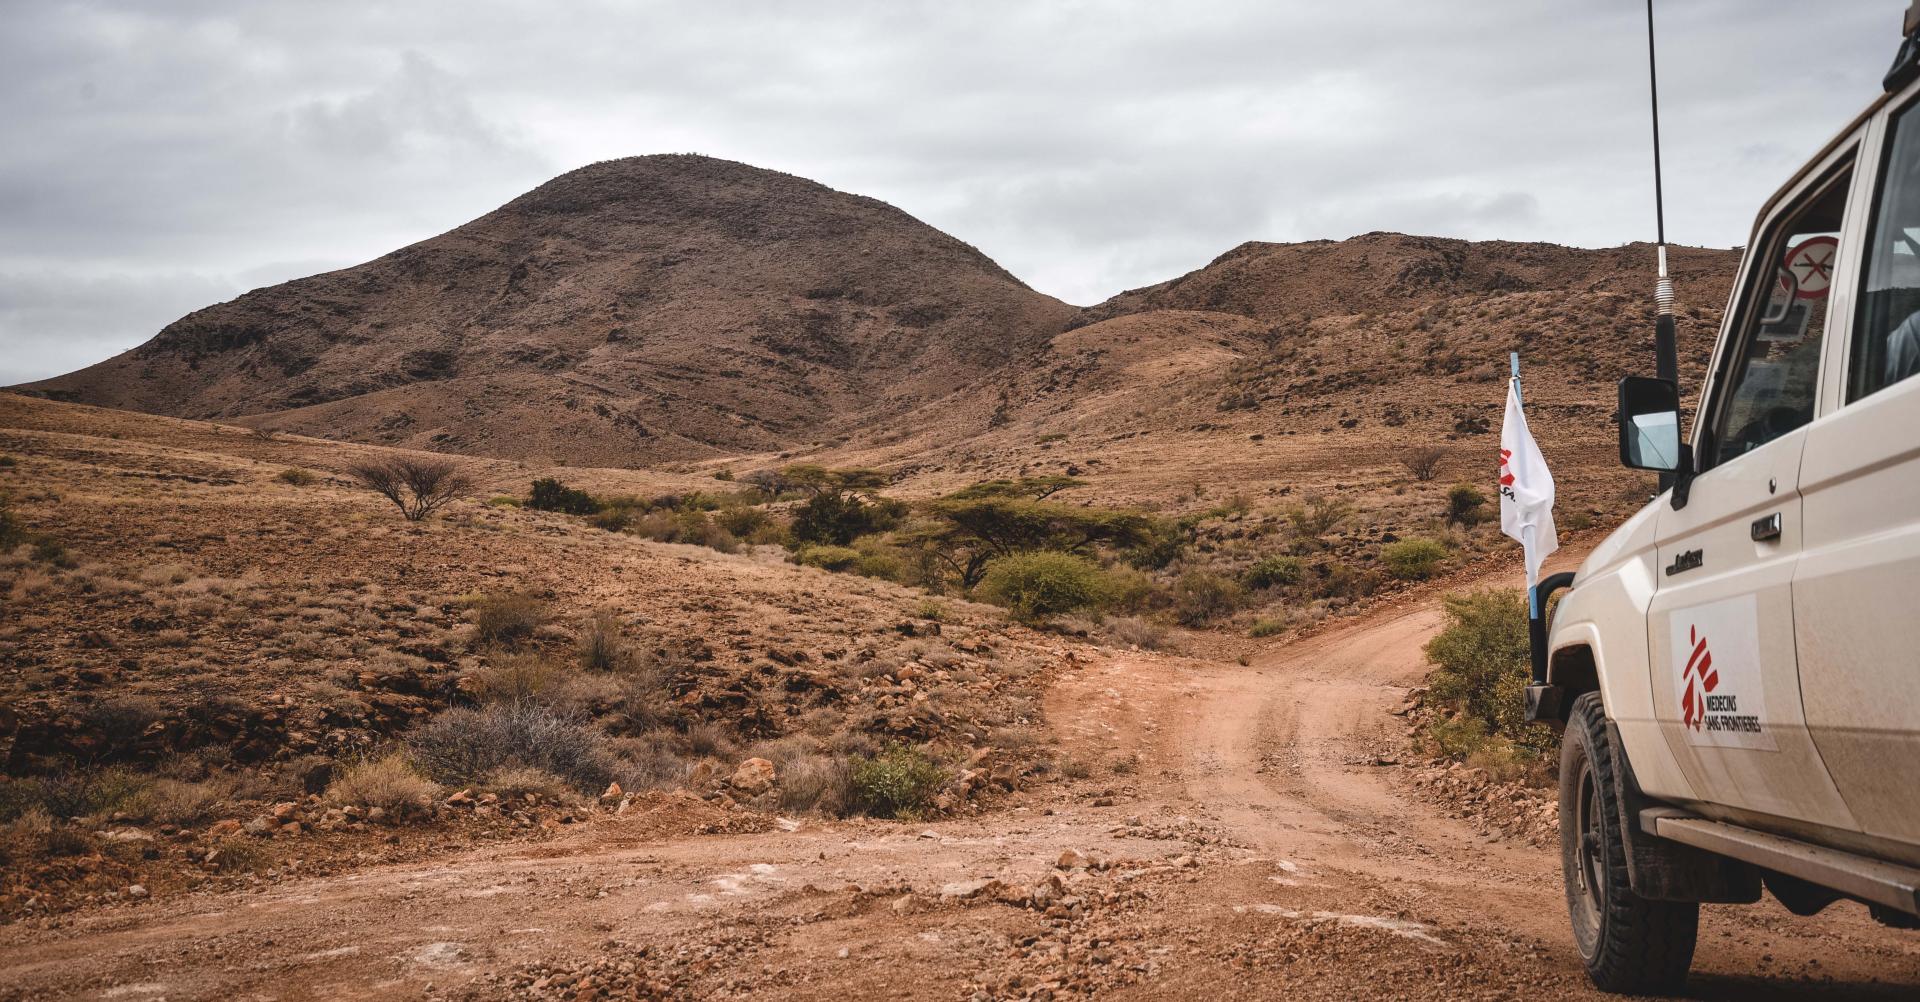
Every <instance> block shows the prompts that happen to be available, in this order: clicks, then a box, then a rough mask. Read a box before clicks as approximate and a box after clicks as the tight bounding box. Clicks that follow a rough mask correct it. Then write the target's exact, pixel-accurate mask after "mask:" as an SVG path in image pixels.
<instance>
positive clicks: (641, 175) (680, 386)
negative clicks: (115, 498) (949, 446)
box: [27, 156, 1073, 465]
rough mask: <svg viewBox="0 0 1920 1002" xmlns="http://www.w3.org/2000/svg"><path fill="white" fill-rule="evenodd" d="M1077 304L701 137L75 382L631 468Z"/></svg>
mask: <svg viewBox="0 0 1920 1002" xmlns="http://www.w3.org/2000/svg"><path fill="white" fill-rule="evenodd" d="M1072 314H1073V309H1072V307H1069V306H1067V305H1066V304H1064V303H1061V302H1059V301H1057V300H1054V299H1052V298H1050V297H1047V296H1044V295H1041V294H1039V293H1037V292H1034V291H1033V290H1031V289H1029V288H1027V287H1026V286H1025V285H1023V284H1022V283H1021V282H1020V281H1019V280H1018V279H1016V278H1014V277H1013V276H1012V275H1010V274H1008V273H1007V272H1006V271H1005V270H1003V269H1001V268H1000V267H999V266H998V265H996V264H994V263H993V262H992V261H991V260H989V259H988V258H987V257H986V256H985V255H983V254H981V253H980V252H979V251H977V250H975V249H974V248H973V247H970V246H968V245H967V244H964V243H962V242H960V241H958V240H956V239H954V238H952V237H949V236H947V235H946V234H944V233H941V232H939V231H937V230H935V229H933V228H931V227H929V226H927V225H925V224H923V223H921V222H919V221H918V220H915V219H913V218H912V217H911V216H908V215H907V214H906V213H904V212H901V211H900V210H898V209H896V208H894V207H892V206H890V205H887V204H885V203H883V202H879V201H876V200H874V199H871V198H864V197H861V196H857V195H849V194H845V193H842V192H837V191H834V190H832V189H829V188H827V187H825V186H822V185H819V184H816V183H814V182H811V181H807V180H804V179H801V178H797V177H792V176H789V175H786V174H780V173H776V172H773V171H767V170H760V169H757V168H753V167H749V166H746V165H744V164H738V163H732V162H728V161H722V160H714V159H710V158H706V157H698V156H651V157H636V158H630V159H625V160H616V161H609V162H605V163H599V164H595V165H593V166H590V167H585V168H582V169H580V170H576V171H573V172H571V173H568V174H565V175H563V176H561V177H559V178H556V179H554V180H553V181H551V182H548V183H547V184H544V185H542V186H540V187H539V188H537V189H535V190H533V191H532V192H529V193H528V194H526V195H524V196H521V197H520V198H517V199H515V200H513V201H512V202H510V203H508V204H507V205H505V206H502V207H501V208H499V209H497V210H495V211H493V212H491V213H488V214H487V215H485V216H482V217H481V218H479V219H476V220H474V221H473V222H471V223H468V224H466V225H464V226H461V227H459V228H458V229H455V230H453V231H451V232H449V233H446V234H443V235H441V236H438V237H434V238H433V239H430V240H426V241H422V242H421V243H418V244H414V245H413V246H410V247H406V248H402V249H401V250H398V251H395V252H393V253H391V254H388V255H386V256H384V257H381V258H379V259H377V260H374V261H370V262H368V263H366V264H363V265H360V266H358V267H354V268H348V269H345V270H343V271H337V272H332V273H329V274H324V275H316V276H313V277H311V278H305V279H300V280H298V281H293V282H288V283H285V284H283V285H278V286H274V287H272V288H267V289H260V290H257V291H254V292H251V293H248V294H246V295H244V296H241V297H240V298H238V299H236V300H234V301H232V302H228V303H222V304H219V305H216V306H211V307H208V308H206V309H203V310H199V311H197V312H195V313H192V314H189V315H188V316H186V317H184V318H182V319H180V320H179V321H177V322H175V323H173V324H172V325H170V326H168V327H167V328H166V329H165V330H163V331H161V332H160V334H159V335H158V336H157V337H155V338H154V339H153V340H151V341H149V342H147V343H146V344H144V345H141V346H140V347H138V348H135V349H133V350H131V351H129V352H126V353H125V354H122V355H120V356H118V357H116V358H113V359H110V360H108V361H106V362H102V363H100V364H98V365H95V366H92V367H89V368H87V369H83V370H81V371H79V372H75V373H71V374H69V375H66V376H61V377H58V378H55V379H51V380H47V381H44V382H41V383H37V384H33V385H31V386H29V387H27V389H29V390H38V391H42V392H44V393H45V394H46V395H48V396H51V397H54V398H55V399H61V400H70V401H78V402H84V403H91V404H99V405H104V406H111V407H121V408H130V409H135V410H143V411H149V412H154V413H161V414H168V415H174V416H183V417H201V418H215V417H218V418H228V419H231V418H236V417H244V416H249V415H253V416H257V417H256V418H255V419H253V420H252V422H251V423H255V424H267V425H270V426H273V427H276V428H281V429H285V430H291V431H295V432H300V433H306V434H312V435H320V436H326V437H335V438H344V439H350V440H355V441H363V442H373V443H379V444H386V445H403V446H410V447H416V448H427V449H433V450H436V451H443V452H466V453H474V454H485V455H495V456H504V457H511V458H518V459H529V460H542V459H552V460H556V461H562V462H568V463H572V464H590V465H627V464H640V463H648V462H656V461H661V460H670V459H684V458H694V457H700V456H709V455H715V454H720V453H729V452H740V451H767V450H782V449H787V448H792V447H794V446H804V445H806V444H807V443H809V442H813V441H818V440H820V439H822V438H824V437H827V436H829V435H830V434H831V433H832V429H833V428H835V427H837V426H846V425H857V424H861V423H872V422H875V421H880V420H883V419H884V418H885V417H886V416H887V415H889V414H897V413H899V412H901V411H902V410H904V409H907V408H910V407H912V406H914V405H916V404H919V403H923V402H925V401H927V400H929V399H933V398H936V397H938V396H940V395H942V394H945V393H947V392H950V391H952V390H954V389H956V388H958V387H960V386H963V385H966V384H968V383H969V382H971V381H974V380H977V379H979V378H980V377H981V376H983V375H984V374H986V373H988V372H991V371H993V370H994V369H995V368H997V367H999V366H1001V365H1003V364H1005V363H1006V362H1007V361H1009V360H1010V359H1013V358H1015V357H1018V356H1019V355H1020V354H1022V353H1023V352H1025V351H1029V350H1032V349H1033V348H1035V347H1037V346H1039V345H1041V344H1044V343H1045V341H1046V339H1047V338H1048V337H1049V336H1050V335H1052V334H1054V333H1055V332H1057V331H1059V330H1060V329H1061V328H1062V326H1064V324H1065V323H1066V322H1067V320H1068V319H1070V317H1071V316H1072Z"/></svg>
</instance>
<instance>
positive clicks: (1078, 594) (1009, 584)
mask: <svg viewBox="0 0 1920 1002" xmlns="http://www.w3.org/2000/svg"><path fill="white" fill-rule="evenodd" d="M979 591H980V594H981V596H982V597H984V598H985V599H986V600H987V601H989V602H992V603H994V604H995V605H1001V606H1005V607H1006V608H1007V609H1009V610H1011V611H1012V612H1013V614H1014V615H1015V616H1016V617H1018V618H1020V619H1022V620H1026V621H1029V622H1033V621H1037V620H1042V619H1045V618H1047V617H1048V616H1055V615H1059V614H1061V613H1067V612H1075V611H1078V610H1080V609H1088V608H1092V607H1094V606H1098V605H1100V604H1101V603H1103V602H1105V601H1106V600H1107V598H1108V596H1109V594H1110V590H1109V588H1108V585H1107V580H1106V575H1105V573H1103V572H1102V571H1101V570H1100V567H1099V565H1098V564H1095V563H1094V562H1093V561H1091V560H1088V559H1087V558H1085V557H1077V556H1074V555H1073V554H1071V553H1060V552H1058V551H1051V550H1043V551H1040V552H1038V553H1016V554H1014V555H1012V556H1008V557H1001V558H1000V559H998V560H995V561H994V562H993V563H991V564H989V565H987V573H986V576H985V577H984V578H982V579H981V581H980V588H979Z"/></svg>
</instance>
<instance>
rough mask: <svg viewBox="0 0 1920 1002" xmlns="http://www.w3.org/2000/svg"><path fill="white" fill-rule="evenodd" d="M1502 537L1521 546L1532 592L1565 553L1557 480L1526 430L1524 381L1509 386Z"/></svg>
mask: <svg viewBox="0 0 1920 1002" xmlns="http://www.w3.org/2000/svg"><path fill="white" fill-rule="evenodd" d="M1500 531H1501V532H1504V533H1506V534H1507V535H1509V536H1512V537H1513V538H1515V539H1517V540H1519V541H1520V548H1521V549H1522V550H1523V551H1524V552H1525V553H1526V558H1527V587H1528V588H1532V587H1533V586H1534V585H1536V584H1538V583H1539V581H1540V565H1541V563H1543V562H1545V560H1546V559H1547V555H1548V554H1550V553H1552V552H1553V551H1555V550H1557V549H1559V548H1560V537H1559V536H1558V535H1556V534H1555V533H1554V531H1553V474H1551V473H1549V472H1547V460H1546V457H1545V456H1542V455H1540V447H1539V446H1538V445H1535V444H1534V441H1533V433H1532V432H1530V431H1528V430H1527V414H1526V412H1525V411H1523V410H1521V409H1520V382H1519V380H1508V381H1507V420H1506V423H1505V424H1503V425H1502V426H1501V428H1500Z"/></svg>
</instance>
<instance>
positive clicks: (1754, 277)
mask: <svg viewBox="0 0 1920 1002" xmlns="http://www.w3.org/2000/svg"><path fill="white" fill-rule="evenodd" d="M1856 139H1857V137H1856ZM1856 146H1857V142H1856V143H1855V144H1849V145H1846V146H1845V147H1843V148H1842V149H1841V150H1840V151H1839V152H1837V153H1836V154H1834V155H1833V156H1832V157H1830V158H1829V159H1828V160H1827V161H1826V162H1825V163H1824V164H1822V165H1821V167H1820V169H1819V170H1817V171H1814V172H1812V173H1810V174H1809V175H1808V176H1807V179H1806V180H1805V181H1804V182H1803V183H1802V184H1801V186H1800V187H1799V188H1798V189H1796V190H1795V191H1794V192H1793V193H1791V194H1790V195H1789V196H1788V197H1786V198H1783V199H1781V200H1779V202H1778V203H1776V204H1777V206H1778V208H1777V209H1776V210H1775V211H1774V212H1773V213H1772V214H1771V215H1770V217H1769V218H1768V219H1767V220H1766V221H1765V222H1764V223H1763V225H1762V226H1761V227H1760V228H1759V229H1758V230H1757V231H1756V233H1757V239H1756V241H1755V244H1754V247H1755V253H1752V254H1750V255H1749V256H1748V258H1747V263H1746V270H1745V273H1744V274H1743V275H1742V276H1741V280H1740V285H1739V287H1738V288H1737V290H1736V293H1735V297H1734V299H1733V300H1732V302H1731V303H1730V304H1729V305H1730V314H1729V316H1730V319H1729V321H1728V324H1727V327H1726V335H1725V336H1724V337H1723V338H1722V342H1721V344H1720V346H1719V350H1718V352H1717V354H1716V358H1715V361H1714V363H1713V366H1712V369H1711V376H1710V379H1709V382H1708V385H1707V389H1706V392H1705V394H1704V396H1703V400H1702V405H1701V410H1700V414H1699V417H1698V418H1697V419H1696V421H1695V425H1694V438H1693V446H1694V454H1695V462H1696V469H1697V470H1698V473H1697V475H1696V476H1694V477H1693V478H1692V480H1691V482H1690V485H1689V490H1688V497H1687V499H1686V502H1685V504H1684V506H1683V507H1678V508H1676V507H1673V506H1671V505H1669V506H1668V507H1666V508H1664V509H1663V510H1662V511H1661V512H1660V515H1659V522H1658V526H1657V529H1656V533H1655V538H1656V543H1657V546H1658V548H1659V557H1658V559H1659V565H1658V566H1659V567H1660V573H1659V580H1658V581H1657V582H1656V586H1655V588H1656V590H1655V592H1654V597H1653V601H1652V604H1651V606H1650V610H1649V617H1650V620H1649V623H1648V627H1649V628H1648V645H1649V650H1648V656H1649V662H1650V664H1651V665H1652V666H1653V670H1652V673H1651V682H1652V685H1653V692H1652V697H1653V707H1654V715H1655V717H1656V719H1658V721H1659V724H1660V730H1661V733H1662V735H1663V736H1664V737H1665V738H1666V741H1667V744H1668V747H1669V748H1670V749H1671V750H1672V752H1673V754H1674V756H1675V758H1676V759H1677V761H1678V763H1679V766H1680V768H1681V771H1682V772H1683V773H1684V774H1685V775H1686V777H1687V779H1688V781H1689V783H1690V784H1691V785H1692V787H1693V789H1694V791H1695V793H1696V795H1697V796H1698V797H1700V798H1701V800H1703V801H1705V802H1707V803H1709V804H1712V805H1718V806H1721V807H1727V808H1735V809H1737V810H1738V811H1743V812H1749V813H1752V814H1759V815H1768V816H1772V817H1777V818H1791V819H1796V820H1800V821H1810V822H1816V823H1824V824H1836V823H1840V822H1839V821H1836V819H1840V820H1846V819H1849V818H1850V815H1848V814H1847V808H1846V805H1845V803H1844V802H1843V801H1842V800H1841V798H1840V795H1839V793H1838V791H1836V790H1835V789H1834V786H1833V783H1832V781H1831V780H1830V779H1829V777H1828V775H1827V771H1826V767H1825V765H1824V763H1823V762H1822V761H1821V759H1820V756H1819V753H1818V751H1817V750H1816V749H1815V747H1814V745H1813V741H1812V739H1811V738H1810V737H1809V735H1808V733H1807V727H1806V720H1805V717H1804V714H1803V712H1802V708H1801V704H1800V686H1799V675H1798V665H1797V659H1796V657H1795V653H1794V629H1793V592H1792V585H1793V572H1794V565H1795V563H1796V561H1797V558H1798V557H1799V554H1800V548H1801V540H1802V532H1803V530H1802V525H1801V503H1800V494H1799V473H1800V463H1801V456H1802V454H1803V452H1804V450H1805V447H1806V442H1807V434H1808V430H1807V426H1808V424H1809V423H1810V422H1812V421H1813V419H1814V417H1815V416H1816V413H1817V407H1818V393H1819V388H1820V381H1819V380H1820V372H1821V352H1822V349H1823V347H1824V345H1825V335H1826V332H1827V329H1828V324H1829V322H1830V319H1831V314H1830V310H1829V306H1830V304H1831V300H1832V298H1833V297H1832V293H1833V289H1834V284H1833V283H1834V279H1835V276H1836V269H1837V268H1840V267H1844V266H1845V264H1846V249H1847V245H1846V243H1845V242H1844V241H1843V240H1841V239H1840V238H1841V236H1842V222H1843V219H1844V216H1845V214H1846V207H1847V205H1848V203H1849V196H1850V187H1851V185H1852V183H1853V180H1854V176H1853V157H1854V151H1855V149H1856ZM1710 813H1711V811H1710Z"/></svg>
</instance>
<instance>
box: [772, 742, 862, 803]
mask: <svg viewBox="0 0 1920 1002" xmlns="http://www.w3.org/2000/svg"><path fill="white" fill-rule="evenodd" d="M778 799H779V804H780V808H781V809H782V810H787V811H814V812H817V813H820V814H825V815H828V816H830V817H845V816H846V815H847V814H849V813H851V812H852V810H853V764H852V763H850V762H848V761H847V760H846V759H844V758H837V757H835V756H832V755H800V756H793V757H790V758H788V759H787V760H786V761H785V762H784V763H783V768H782V769H781V770H780V776H779V793H778Z"/></svg>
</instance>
